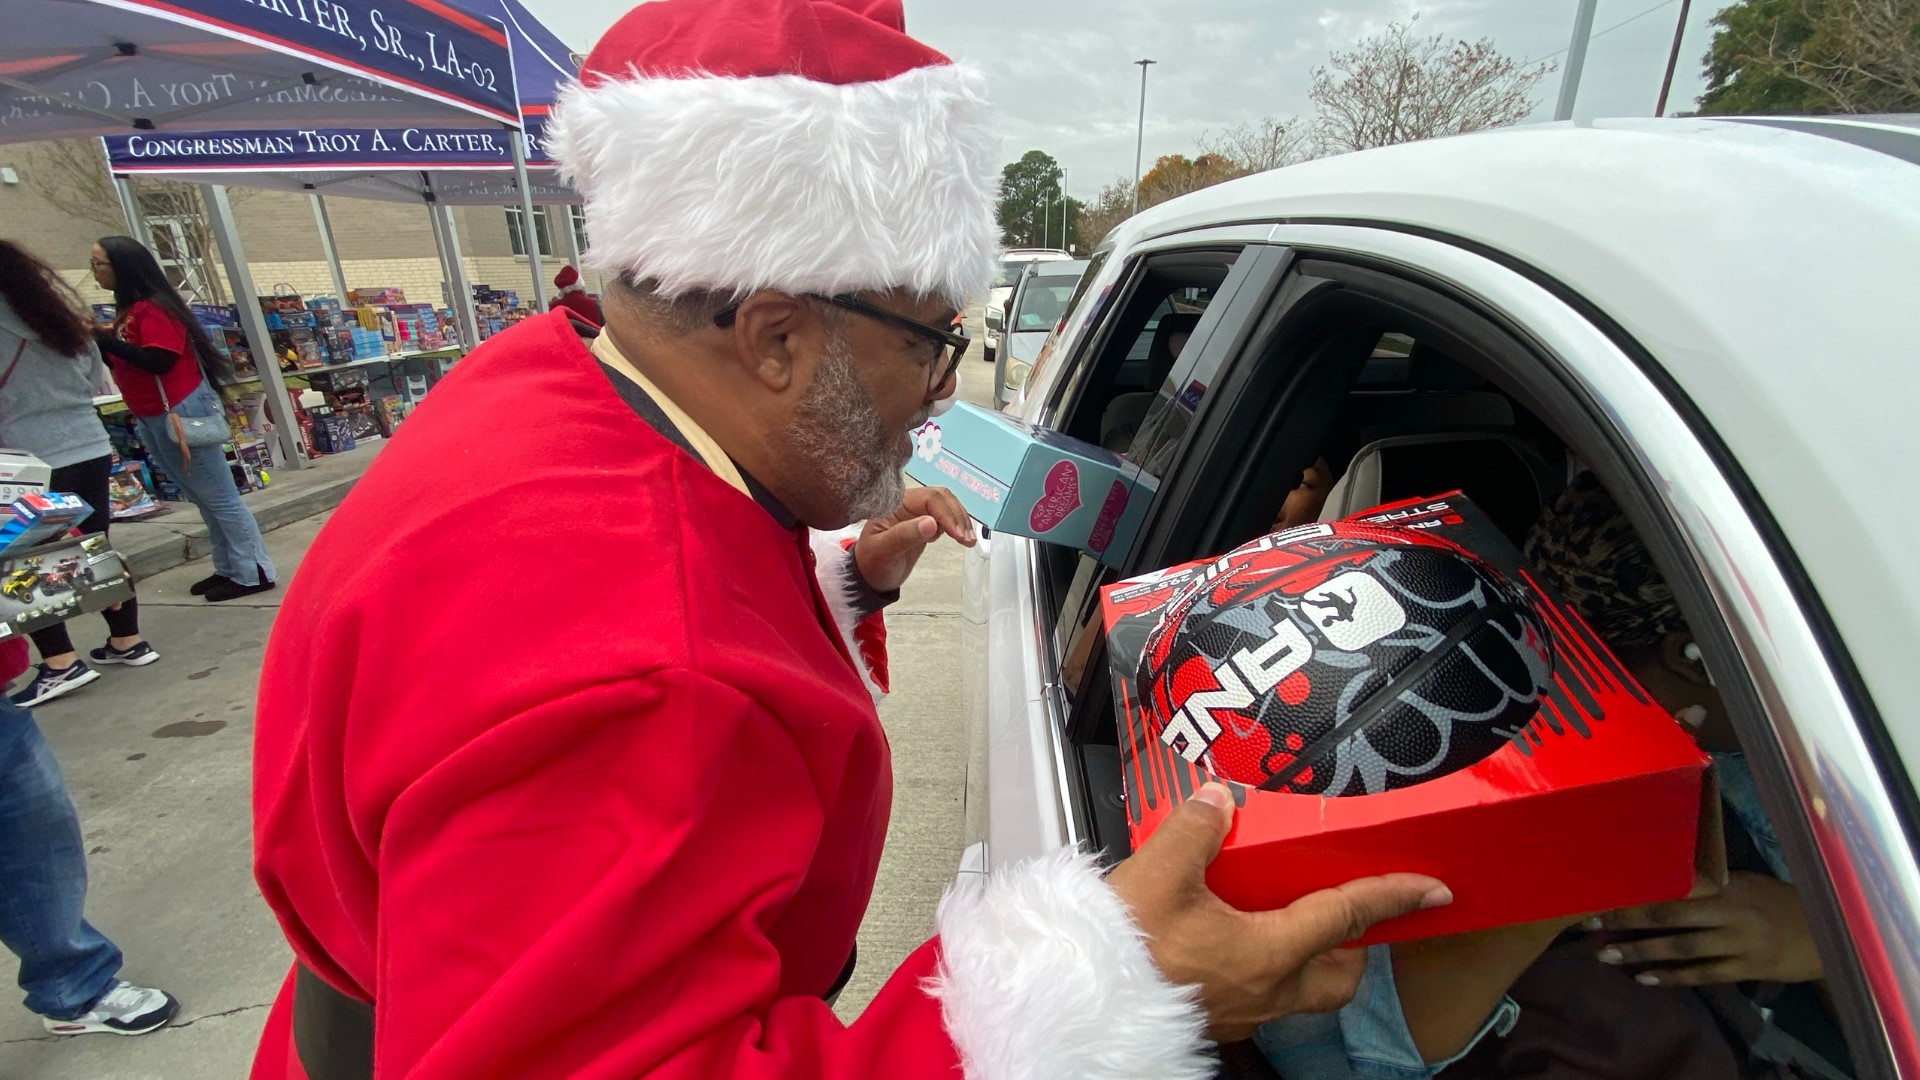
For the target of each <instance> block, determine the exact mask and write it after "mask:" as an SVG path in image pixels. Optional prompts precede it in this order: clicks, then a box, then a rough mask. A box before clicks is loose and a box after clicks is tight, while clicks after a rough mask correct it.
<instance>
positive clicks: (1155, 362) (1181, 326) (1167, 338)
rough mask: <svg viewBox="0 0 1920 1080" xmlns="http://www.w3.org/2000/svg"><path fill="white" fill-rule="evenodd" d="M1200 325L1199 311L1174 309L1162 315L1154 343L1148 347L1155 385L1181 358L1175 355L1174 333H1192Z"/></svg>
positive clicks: (1149, 362) (1154, 333)
mask: <svg viewBox="0 0 1920 1080" xmlns="http://www.w3.org/2000/svg"><path fill="white" fill-rule="evenodd" d="M1199 325H1200V314H1199V312H1188V311H1173V312H1168V313H1167V314H1165V315H1162V316H1160V325H1159V326H1157V327H1155V328H1154V331H1153V344H1152V345H1151V346H1150V347H1149V348H1148V349H1147V363H1148V364H1150V365H1152V366H1153V370H1154V372H1155V376H1154V380H1153V381H1154V385H1155V386H1158V385H1159V384H1160V380H1161V379H1164V378H1166V377H1167V372H1169V371H1172V370H1173V362H1174V361H1175V360H1177V359H1179V358H1178V357H1176V356H1174V355H1173V335H1175V334H1181V333H1184V334H1188V335H1191V334H1192V333H1193V328H1194V327H1196V326H1199Z"/></svg>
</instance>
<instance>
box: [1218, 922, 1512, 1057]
mask: <svg viewBox="0 0 1920 1080" xmlns="http://www.w3.org/2000/svg"><path fill="white" fill-rule="evenodd" d="M1519 1019H1520V1006H1519V1005H1517V1004H1515V1003H1514V1000H1513V999H1512V998H1510V997H1506V998H1502V999H1501V1000H1500V1004H1498V1005H1496V1006H1494V1009H1493V1015H1491V1016H1489V1017H1487V1019H1486V1020H1485V1021H1484V1022H1483V1023H1482V1024H1481V1025H1480V1030H1479V1031H1476V1032H1474V1035H1473V1038H1471V1039H1469V1040H1468V1041H1467V1045H1465V1046H1463V1047H1461V1048H1460V1052H1459V1053H1457V1054H1455V1055H1453V1056H1452V1057H1450V1058H1447V1059H1446V1060H1445V1061H1433V1062H1429V1061H1425V1060H1422V1059H1421V1057H1420V1051H1419V1050H1418V1049H1417V1048H1416V1047H1415V1046H1414V1045H1413V1033H1412V1032H1410V1031H1408V1030H1407V1018H1406V1014H1404V1013H1402V1012H1401V1011H1400V993H1399V991H1398V989H1397V988H1396V987H1395V985H1394V981H1393V953H1392V951H1391V949H1390V948H1389V947H1388V946H1386V945H1374V946H1371V947H1370V948H1368V949H1367V970H1366V973H1365V974H1364V975H1362V976H1361V977H1360V988H1359V990H1358V991H1357V992H1355V994H1354V995H1353V1000H1352V1001H1351V1002H1349V1003H1348V1004H1347V1006H1346V1007H1345V1008H1343V1009H1341V1010H1340V1011H1339V1012H1330V1013H1303V1014H1301V1015H1299V1016H1289V1017H1285V1018H1283V1019H1279V1020H1269V1021H1268V1022H1266V1023H1264V1024H1262V1025H1260V1027H1259V1028H1258V1029H1257V1030H1255V1031H1254V1033H1253V1044H1254V1045H1255V1046H1257V1047H1259V1048H1260V1052H1261V1053H1262V1054H1264V1055H1265V1056H1266V1059H1267V1062H1268V1063H1269V1064H1271V1065H1272V1066H1273V1071H1275V1072H1277V1073H1279V1074H1280V1075H1281V1076H1283V1077H1285V1078H1286V1080H1356V1078H1367V1080H1428V1078H1429V1077H1433V1076H1436V1075H1438V1074H1439V1072H1440V1070H1442V1069H1445V1068H1446V1067H1447V1066H1449V1065H1451V1064H1453V1063H1454V1062H1456V1061H1459V1060H1460V1059H1461V1058H1463V1057H1465V1056H1467V1051H1469V1050H1471V1049H1473V1048H1474V1047H1475V1046H1477V1045H1479V1043H1480V1040H1482V1039H1484V1038H1486V1037H1487V1036H1488V1035H1489V1034H1495V1035H1502V1036H1504V1035H1506V1034H1507V1033H1508V1032H1509V1031H1512V1030H1513V1025H1514V1023H1515V1022H1516V1021H1518V1020H1519Z"/></svg>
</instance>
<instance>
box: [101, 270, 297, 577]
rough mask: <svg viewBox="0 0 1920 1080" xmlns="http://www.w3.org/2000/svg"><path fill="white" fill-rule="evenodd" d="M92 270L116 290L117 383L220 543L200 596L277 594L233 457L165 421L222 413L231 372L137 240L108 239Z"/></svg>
mask: <svg viewBox="0 0 1920 1080" xmlns="http://www.w3.org/2000/svg"><path fill="white" fill-rule="evenodd" d="M92 265H93V279H94V280H95V281H97V282H99V283H100V287H101V288H103V289H108V290H111V291H112V292H113V300H114V308H115V310H114V319H113V329H112V331H111V332H102V333H98V334H96V338H97V340H98V341H99V343H100V349H101V351H102V352H104V353H106V355H107V365H108V366H109V367H110V368H111V369H112V371H113V381H114V382H115V383H117V384H118V385H119V387H120V396H121V397H122V398H123V399H125V401H126V403H127V410H128V411H129V412H131V413H133V416H134V422H135V423H136V424H138V425H139V429H140V438H141V440H142V441H144V442H145V443H146V445H147V452H148V453H150V454H152V455H153V458H154V461H156V462H157V463H158V464H159V465H160V467H161V468H162V469H164V470H166V473H167V475H168V476H171V477H173V478H174V480H175V481H176V482H177V483H178V484H179V485H180V487H181V489H182V490H184V491H185V492H186V493H187V497H188V498H190V499H192V500H193V502H194V505H196V506H198V507H199V508H200V517H201V518H202V519H203V520H204V521H205V522H206V524H207V533H208V538H209V539H210V540H211V541H212V543H213V575H212V576H211V577H208V578H206V579H205V580H203V581H199V582H196V583H195V584H194V586H193V594H194V595H195V596H204V597H206V598H207V599H208V600H211V601H213V602H215V603H218V602H220V601H222V600H234V599H238V598H239V597H242V596H248V595H251V594H253V593H257V592H265V591H266V590H268V589H271V588H273V587H274V574H273V562H272V560H270V559H268V558H267V545H266V542H265V541H264V540H262V539H261V538H260V525H259V523H258V522H256V521H254V520H253V514H252V512H251V511H249V510H248V509H247V508H246V506H245V505H244V504H242V503H241V502H240V489H239V488H238V487H235V486H234V482H233V472H232V471H231V470H230V469H229V468H228V467H227V461H226V458H225V457H224V456H223V455H221V454H220V453H219V452H218V451H217V450H215V449H201V450H199V451H198V452H193V451H190V450H188V449H187V448H186V447H184V446H182V445H181V443H180V442H179V441H178V439H177V437H176V429H175V427H174V426H173V425H170V424H169V423H168V420H167V414H168V412H172V413H173V414H174V415H176V416H180V417H183V418H189V419H191V418H198V417H220V416H224V415H225V413H224V409H225V406H224V404H223V402H222V400H221V396H220V393H219V389H220V388H223V387H225V386H226V385H228V384H230V383H232V381H233V369H232V368H231V367H230V366H229V365H228V363H227V360H226V358H225V357H223V356H221V355H220V351H219V350H218V349H215V348H214V347H213V342H212V340H211V339H209V338H208V337H207V332H206V331H205V330H203V329H201V328H200V324H199V323H198V322H195V321H194V318H193V313H192V312H191V311H189V310H188V309H187V304H186V301H185V300H182V299H181V298H180V294H179V293H178V292H176V291H174V288H173V286H172V284H170V283H169V282H168V281H167V279H166V276H165V275H164V274H162V273H161V272H160V263H159V260H157V259H155V258H154V257H153V252H151V251H148V250H147V249H146V247H145V246H143V245H142V244H141V243H140V242H139V241H138V240H134V239H131V238H129V237H125V236H104V237H101V238H100V240H99V241H97V242H96V243H95V244H94V245H93V264H92Z"/></svg>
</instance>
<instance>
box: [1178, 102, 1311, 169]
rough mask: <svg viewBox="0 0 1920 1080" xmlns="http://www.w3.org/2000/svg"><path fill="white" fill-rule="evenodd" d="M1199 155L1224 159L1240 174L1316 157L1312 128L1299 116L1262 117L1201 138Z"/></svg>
mask: <svg viewBox="0 0 1920 1080" xmlns="http://www.w3.org/2000/svg"><path fill="white" fill-rule="evenodd" d="M1199 143H1200V152H1201V154H1202V155H1203V156H1204V155H1209V154H1211V155H1213V156H1215V157H1221V158H1225V159H1227V160H1228V161H1231V162H1233V163H1234V164H1235V165H1237V166H1239V169H1240V173H1241V174H1242V175H1245V174H1247V173H1257V172H1266V171H1267V170H1268V169H1278V168H1280V167H1281V166H1283V165H1292V164H1293V163H1295V162H1297V161H1305V160H1306V159H1308V158H1310V157H1312V156H1313V133H1312V128H1311V126H1310V125H1309V124H1308V123H1307V122H1306V121H1305V120H1302V119H1301V118H1299V117H1297V116H1289V117H1286V118H1285V119H1281V118H1279V117H1274V116H1263V117H1261V118H1260V121H1259V122H1258V123H1255V124H1240V125H1237V126H1235V127H1230V128H1226V129H1225V130H1223V131H1221V132H1219V133H1218V134H1215V133H1214V132H1210V131H1209V132H1205V133H1202V134H1201V136H1200V140H1199Z"/></svg>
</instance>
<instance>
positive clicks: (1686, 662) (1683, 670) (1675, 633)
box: [1660, 630, 1713, 686]
mask: <svg viewBox="0 0 1920 1080" xmlns="http://www.w3.org/2000/svg"><path fill="white" fill-rule="evenodd" d="M1660 666H1661V667H1663V668H1666V669H1667V670H1668V671H1669V672H1671V673H1672V674H1673V675H1674V677H1675V678H1678V679H1682V680H1684V681H1686V682H1688V683H1691V684H1693V685H1694V686H1712V685H1713V680H1712V679H1711V678H1709V677H1708V675H1707V664H1706V661H1705V660H1704V659H1702V658H1701V656H1700V646H1699V645H1697V644H1695V643H1694V640H1693V635H1692V634H1689V633H1687V632H1686V631H1685V630H1669V631H1668V632H1667V633H1666V634H1665V635H1663V636H1662V637H1661V638H1660Z"/></svg>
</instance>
